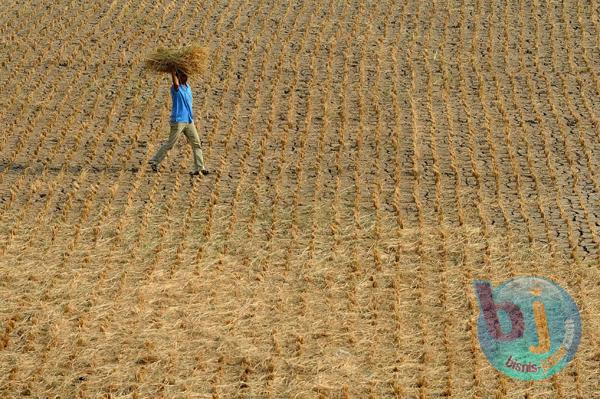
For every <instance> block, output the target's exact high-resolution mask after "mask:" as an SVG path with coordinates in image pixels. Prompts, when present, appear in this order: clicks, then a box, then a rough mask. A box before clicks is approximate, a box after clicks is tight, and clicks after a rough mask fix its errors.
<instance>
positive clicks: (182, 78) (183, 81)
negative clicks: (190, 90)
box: [175, 69, 188, 85]
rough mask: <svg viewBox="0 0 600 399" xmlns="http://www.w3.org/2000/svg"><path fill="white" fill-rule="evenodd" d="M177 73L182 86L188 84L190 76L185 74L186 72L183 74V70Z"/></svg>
mask: <svg viewBox="0 0 600 399" xmlns="http://www.w3.org/2000/svg"><path fill="white" fill-rule="evenodd" d="M175 73H176V74H177V79H179V83H180V84H182V85H184V84H186V83H187V80H188V76H187V75H186V74H185V72H183V71H182V70H181V69H178V70H177V72H175Z"/></svg>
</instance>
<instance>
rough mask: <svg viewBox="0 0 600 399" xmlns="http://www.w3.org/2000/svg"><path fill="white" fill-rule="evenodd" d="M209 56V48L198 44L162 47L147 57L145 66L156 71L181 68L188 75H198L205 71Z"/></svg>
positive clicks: (169, 70)
mask: <svg viewBox="0 0 600 399" xmlns="http://www.w3.org/2000/svg"><path fill="white" fill-rule="evenodd" d="M207 58H208V50H207V49H206V48H205V47H202V46H198V45H192V46H187V47H182V48H178V49H168V48H164V47H160V48H158V49H157V50H156V51H155V52H154V53H152V54H150V55H149V56H148V57H147V58H146V60H145V67H146V68H147V69H149V70H151V71H154V72H167V73H170V72H171V71H173V70H174V69H179V70H181V71H183V72H185V73H186V74H187V75H198V74H201V73H203V72H204V70H205V68H206V61H207Z"/></svg>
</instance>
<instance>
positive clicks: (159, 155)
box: [150, 123, 185, 166]
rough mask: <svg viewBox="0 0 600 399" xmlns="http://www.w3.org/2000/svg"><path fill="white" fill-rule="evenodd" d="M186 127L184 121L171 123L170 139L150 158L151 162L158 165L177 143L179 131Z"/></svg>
mask: <svg viewBox="0 0 600 399" xmlns="http://www.w3.org/2000/svg"><path fill="white" fill-rule="evenodd" d="M184 128H185V124H183V123H171V132H170V133H169V139H168V140H167V141H166V142H165V143H164V144H163V145H161V146H160V148H159V149H158V151H156V154H154V156H153V157H152V159H150V164H154V165H156V166H158V164H160V163H161V162H162V160H163V159H164V158H165V156H166V155H167V152H168V151H169V150H170V149H171V148H173V146H174V145H175V143H176V142H177V137H178V136H179V133H181V131H182V130H183V129H184Z"/></svg>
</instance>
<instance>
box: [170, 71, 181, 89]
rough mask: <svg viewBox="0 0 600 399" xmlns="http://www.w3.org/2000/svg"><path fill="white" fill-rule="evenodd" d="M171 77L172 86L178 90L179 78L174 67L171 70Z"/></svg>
mask: <svg viewBox="0 0 600 399" xmlns="http://www.w3.org/2000/svg"><path fill="white" fill-rule="evenodd" d="M171 79H172V80H173V87H174V88H175V90H179V79H178V78H177V74H176V73H175V69H174V68H173V70H172V71H171Z"/></svg>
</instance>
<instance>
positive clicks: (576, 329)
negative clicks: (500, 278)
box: [474, 276, 581, 380]
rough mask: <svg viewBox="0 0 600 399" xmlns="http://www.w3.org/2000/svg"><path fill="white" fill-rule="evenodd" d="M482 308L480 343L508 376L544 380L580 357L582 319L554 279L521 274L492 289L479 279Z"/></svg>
mask: <svg viewBox="0 0 600 399" xmlns="http://www.w3.org/2000/svg"><path fill="white" fill-rule="evenodd" d="M474 288H475V294H476V295H477V299H478V301H479V306H480V310H481V313H480V315H479V319H478V321H477V329H478V335H479V344H480V345H481V349H482V350H483V353H484V354H485V356H486V357H487V359H488V360H489V361H490V363H491V364H492V365H493V366H494V367H495V368H496V369H497V370H498V371H501V372H503V373H504V374H506V375H508V376H509V377H513V378H518V379H521V380H542V379H545V378H548V377H550V376H552V375H554V374H556V373H557V372H559V371H560V370H562V369H563V368H564V367H565V366H566V365H567V364H568V363H569V362H570V361H571V360H572V359H573V357H574V356H575V352H576V351H577V346H578V345H579V341H580V339H581V319H580V317H579V311H578V309H577V305H576V304H575V302H574V301H573V299H572V298H571V296H570V295H569V294H568V293H567V292H566V291H565V290H563V289H562V288H561V287H560V286H558V285H557V284H556V283H554V282H553V281H551V280H548V279H545V278H540V277H528V276H527V277H516V278H514V279H511V280H509V281H506V282H505V283H504V284H502V285H500V286H498V287H496V289H492V286H491V284H490V283H489V282H488V281H475V282H474Z"/></svg>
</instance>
